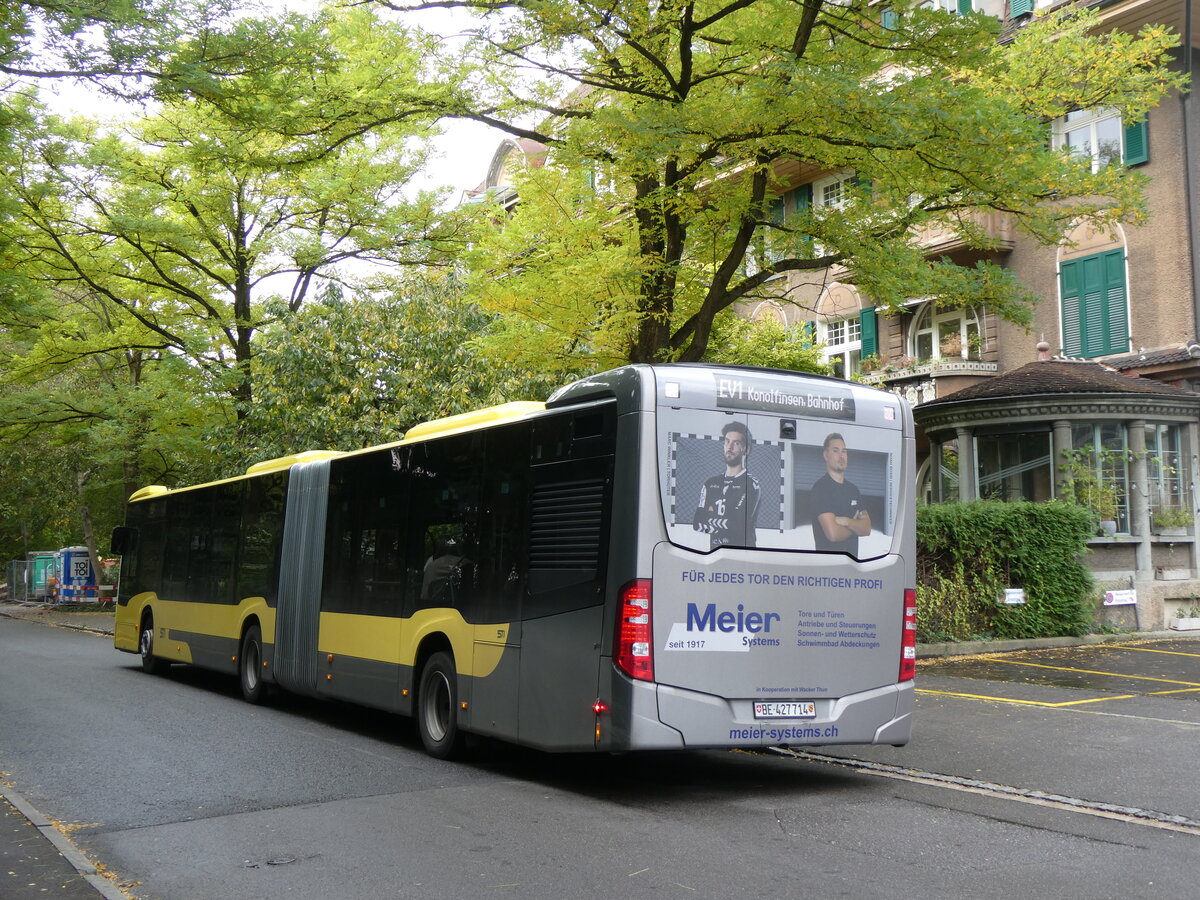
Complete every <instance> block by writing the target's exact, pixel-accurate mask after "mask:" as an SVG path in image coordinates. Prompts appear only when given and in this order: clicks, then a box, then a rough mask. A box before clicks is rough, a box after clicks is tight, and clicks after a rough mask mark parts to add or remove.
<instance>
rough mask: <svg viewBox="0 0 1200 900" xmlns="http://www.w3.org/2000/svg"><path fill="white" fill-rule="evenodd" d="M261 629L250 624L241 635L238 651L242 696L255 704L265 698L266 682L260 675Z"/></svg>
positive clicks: (261, 659)
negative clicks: (240, 644)
mask: <svg viewBox="0 0 1200 900" xmlns="http://www.w3.org/2000/svg"><path fill="white" fill-rule="evenodd" d="M262 665H263V650H262V629H261V628H259V627H258V626H257V625H251V626H250V627H249V628H247V629H246V633H245V634H244V635H242V646H241V649H240V650H239V651H238V676H239V678H240V679H241V682H242V698H243V699H244V700H245V701H246V702H247V703H253V704H255V705H256V706H257V705H258V704H260V703H262V702H264V701H265V700H266V699H267V683H266V682H265V681H264V680H263V677H262Z"/></svg>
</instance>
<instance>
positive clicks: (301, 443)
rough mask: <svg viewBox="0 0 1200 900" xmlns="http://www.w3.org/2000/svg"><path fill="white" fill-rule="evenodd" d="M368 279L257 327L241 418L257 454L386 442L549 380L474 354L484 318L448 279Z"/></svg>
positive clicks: (537, 393)
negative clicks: (252, 393) (368, 283)
mask: <svg viewBox="0 0 1200 900" xmlns="http://www.w3.org/2000/svg"><path fill="white" fill-rule="evenodd" d="M374 287H375V290H373V291H371V292H363V293H359V294H356V295H354V296H351V297H344V296H343V295H342V292H341V291H339V290H328V291H326V292H325V293H324V294H323V295H322V296H321V297H320V298H319V299H318V300H317V301H316V302H314V303H312V304H310V305H308V306H307V307H306V308H305V309H303V310H301V311H300V312H299V313H298V314H297V315H294V316H288V317H284V316H279V317H278V318H277V319H276V320H275V322H274V323H273V324H272V325H271V326H270V327H268V328H267V329H265V330H264V331H263V333H262V335H261V336H260V337H259V340H258V353H259V357H258V363H259V376H258V378H259V390H258V394H257V397H256V400H255V403H254V405H253V406H252V407H251V411H250V416H249V421H248V423H247V424H248V426H249V430H250V432H251V434H252V436H253V441H254V448H255V450H254V452H255V453H256V454H257V457H258V458H260V459H266V458H270V457H273V456H282V455H286V454H289V453H295V452H297V451H300V450H306V449H313V448H324V449H336V450H352V449H356V448H362V447H369V446H373V445H375V444H381V443H386V442H387V441H393V440H398V439H399V438H400V437H402V436H403V434H404V432H405V431H407V430H408V429H409V428H411V427H412V426H413V425H416V424H417V423H419V422H424V421H429V420H431V419H437V418H441V417H443V416H449V415H454V414H456V413H461V412H467V411H469V410H472V409H478V408H479V407H481V406H487V405H490V404H493V403H501V402H504V401H506V400H530V399H540V398H543V397H545V396H546V395H547V394H548V393H549V391H550V390H551V389H552V388H553V387H557V386H558V385H557V384H547V383H545V382H544V381H540V380H539V379H538V378H537V377H536V375H533V374H531V373H529V372H527V371H526V369H525V368H524V367H522V366H519V365H517V366H504V365H498V364H497V363H496V361H495V359H494V358H491V357H486V356H485V355H483V354H482V353H481V352H480V350H479V348H478V345H477V339H478V338H479V337H480V336H481V335H483V334H485V333H486V332H487V331H488V330H489V329H490V328H491V327H492V325H493V324H494V317H493V316H490V315H488V314H486V313H484V312H483V311H482V310H481V309H480V308H479V307H478V306H477V305H476V304H474V303H473V302H471V301H470V300H469V299H468V298H467V297H466V296H464V294H463V291H462V287H461V286H460V285H458V284H457V283H456V281H455V280H454V279H453V278H447V277H431V276H418V275H414V276H409V277H408V278H406V279H404V280H403V281H402V282H401V283H399V284H390V285H385V284H382V283H379V284H376V285H374ZM249 461H252V460H247V462H249Z"/></svg>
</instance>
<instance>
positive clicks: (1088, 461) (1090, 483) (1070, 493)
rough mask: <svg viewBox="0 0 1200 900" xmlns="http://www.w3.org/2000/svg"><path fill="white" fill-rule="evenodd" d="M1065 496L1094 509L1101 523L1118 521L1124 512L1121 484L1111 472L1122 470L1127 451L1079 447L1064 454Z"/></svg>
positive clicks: (1093, 511)
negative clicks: (1122, 508)
mask: <svg viewBox="0 0 1200 900" xmlns="http://www.w3.org/2000/svg"><path fill="white" fill-rule="evenodd" d="M1063 457H1064V459H1063V474H1064V476H1065V483H1064V485H1063V487H1064V489H1065V495H1066V496H1067V497H1068V498H1070V499H1071V500H1072V501H1074V502H1075V503H1076V504H1078V505H1079V506H1082V507H1086V508H1087V509H1089V510H1091V511H1092V513H1093V514H1094V515H1095V517H1096V519H1098V520H1099V521H1100V522H1115V521H1116V520H1117V516H1118V514H1119V512H1120V505H1121V500H1122V497H1121V490H1120V485H1119V483H1118V482H1117V481H1116V479H1115V478H1113V477H1112V475H1111V474H1109V473H1111V472H1112V471H1113V470H1114V469H1118V468H1120V467H1121V466H1122V465H1123V463H1122V459H1123V457H1124V452H1123V451H1119V450H1099V451H1098V450H1096V448H1095V447H1090V446H1089V447H1078V448H1076V449H1074V450H1070V451H1066V452H1065V453H1064V454H1063Z"/></svg>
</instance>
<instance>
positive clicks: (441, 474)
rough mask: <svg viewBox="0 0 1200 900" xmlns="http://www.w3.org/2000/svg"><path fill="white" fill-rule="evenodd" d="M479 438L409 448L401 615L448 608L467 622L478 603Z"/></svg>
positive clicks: (456, 437)
mask: <svg viewBox="0 0 1200 900" xmlns="http://www.w3.org/2000/svg"><path fill="white" fill-rule="evenodd" d="M482 456H483V436H482V435H481V434H479V433H473V434H462V435H454V436H451V437H447V438H442V439H440V440H432V441H429V442H427V443H424V444H418V445H416V446H414V447H412V448H411V452H410V454H409V459H408V465H407V476H408V477H407V481H408V485H409V491H410V502H409V517H408V522H407V525H406V530H407V532H408V535H409V541H408V546H407V547H406V548H405V556H406V560H405V566H406V568H407V570H408V585H407V591H406V602H405V610H406V612H413V611H416V610H418V609H428V608H433V607H451V608H454V609H458V610H459V611H460V612H462V614H463V617H464V618H466V619H467V621H472V618H471V615H472V608H473V606H474V604H475V603H476V601H477V596H478V594H477V586H476V579H475V573H476V567H477V566H478V563H479V543H478V536H479V526H480V522H479V515H480V480H481V479H480V476H479V469H480V466H479V460H480V458H481V457H482Z"/></svg>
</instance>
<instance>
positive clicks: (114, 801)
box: [0, 619, 1200, 900]
mask: <svg viewBox="0 0 1200 900" xmlns="http://www.w3.org/2000/svg"><path fill="white" fill-rule="evenodd" d="M1192 647H1195V650H1192V649H1191V648H1192ZM1155 649H1158V648H1156V647H1148V648H1143V649H1141V650H1127V651H1122V652H1121V654H1117V655H1109V656H1103V655H1096V654H1095V653H1094V651H1093V650H1091V649H1090V648H1080V649H1077V650H1072V651H1065V652H1064V653H1065V655H1063V656H1053V657H1047V656H1044V655H1043V656H1038V655H1037V654H1018V655H1016V656H1011V655H1006V656H1005V657H1004V659H1005V660H1008V661H1007V662H997V661H995V660H990V659H984V660H975V661H971V660H952V661H946V662H943V663H939V664H937V665H926V666H923V667H922V669H921V672H920V676H919V679H920V680H919V688H920V690H921V692H922V693H921V694H920V695H919V699H918V714H919V718H918V721H917V731H916V735H915V738H914V741H913V743H912V744H910V745H909V746H908V747H906V748H900V749H897V748H882V747H880V748H857V747H856V748H840V749H834V750H826V751H823V752H821V753H819V754H809V755H800V756H799V757H796V758H792V757H784V756H777V755H760V754H749V753H718V752H695V753H683V754H671V755H654V756H639V755H633V756H625V757H592V756H569V757H562V756H547V755H544V754H539V753H532V752H527V751H523V750H519V749H513V748H503V747H495V746H487V747H484V748H482V753H481V755H480V757H479V760H478V761H476V762H472V763H458V764H454V763H440V762H437V761H435V760H431V759H429V758H428V757H426V756H425V755H424V754H422V753H421V752H420V749H419V742H418V740H417V739H416V736H415V734H414V732H413V729H412V728H411V726H410V724H409V723H407V722H406V721H404V720H400V719H396V718H394V717H390V716H383V715H380V714H377V713H374V712H369V711H363V710H357V709H354V708H350V707H335V706H330V705H325V704H313V703H311V702H308V701H301V700H295V699H293V700H289V701H284V702H282V703H281V704H279V705H277V706H275V707H271V708H254V707H250V706H247V705H245V704H244V703H242V702H241V701H240V699H238V693H237V687H236V684H235V683H234V682H233V681H232V680H231V679H223V678H217V677H212V676H208V675H205V674H203V673H198V672H194V671H187V670H176V671H174V672H173V673H172V674H171V675H169V676H166V677H151V676H146V675H144V674H143V673H141V672H140V671H138V670H137V660H136V659H135V658H134V657H132V656H129V655H125V654H118V653H116V652H115V651H113V650H112V649H111V646H110V644H109V643H108V640H107V639H105V638H100V637H96V636H93V635H88V634H81V633H78V632H72V631H67V630H63V629H56V628H47V627H44V626H39V625H34V624H30V623H26V622H16V621H11V620H5V619H0V722H2V723H3V725H2V730H0V771H3V772H5V773H7V774H6V775H5V776H4V778H5V781H6V782H7V783H8V784H9V785H11V787H12V789H13V790H15V791H17V792H19V793H20V794H21V795H22V796H23V797H25V798H27V799H28V800H29V801H30V802H31V803H32V804H33V805H34V806H36V807H37V808H38V809H39V810H41V811H42V812H43V813H45V814H46V816H47V817H48V818H50V819H52V820H55V821H58V822H60V823H63V824H64V827H65V828H66V830H68V831H70V833H71V836H72V839H73V840H74V842H75V843H76V845H77V846H79V847H80V848H81V849H82V850H83V851H84V852H86V853H87V854H88V855H89V856H90V857H91V858H92V859H93V860H95V861H97V862H99V863H100V864H102V865H103V866H104V867H106V868H107V869H108V870H109V871H110V872H111V873H112V874H113V876H114V878H115V880H116V881H117V882H118V883H120V884H122V885H124V889H125V891H126V892H127V894H128V895H129V896H132V897H136V898H139V900H207V898H214V900H216V898H234V897H236V898H239V900H242V898H245V900H251V898H263V900H275V898H283V897H287V898H302V900H303V898H331V897H336V898H346V900H353V898H364V900H374V898H382V897H413V898H424V897H429V898H439V900H445V898H455V897H513V898H517V897H520V898H556V900H558V898H564V897H601V896H603V897H612V896H617V897H622V898H639V897H650V896H651V895H653V896H654V897H656V898H662V897H670V896H679V897H714V898H717V897H720V898H727V897H740V896H763V895H768V896H776V895H778V896H785V897H794V896H801V895H804V896H816V897H827V896H829V897H834V896H847V897H854V898H860V897H861V898H869V897H888V898H894V897H896V896H898V895H899V896H904V895H912V896H922V897H956V898H957V897H963V896H971V897H1004V898H1009V897H1012V896H1020V895H1022V894H1033V893H1034V892H1037V893H1038V894H1042V895H1046V896H1053V897H1055V898H1072V897H1079V898H1088V900H1093V898H1103V897H1122V898H1128V897H1156V898H1158V897H1180V898H1183V897H1191V896H1194V893H1195V887H1194V881H1195V878H1194V871H1195V866H1194V863H1193V862H1191V861H1192V860H1194V859H1195V857H1196V854H1197V852H1200V787H1197V786H1196V785H1195V782H1196V779H1194V778H1193V777H1192V771H1193V770H1194V768H1195V752H1196V747H1197V738H1198V737H1200V700H1198V699H1197V698H1198V697H1200V643H1190V642H1181V647H1180V648H1174V647H1173V648H1171V649H1168V650H1166V652H1164V653H1153V652H1148V651H1153V650H1155ZM1106 652H1107V648H1106ZM1079 654H1084V655H1083V656H1080V655H1079ZM1089 654H1090V655H1089ZM1076 660H1081V661H1082V662H1083V663H1084V664H1083V665H1074V664H1073V663H1074V661H1076ZM1139 660H1141V661H1143V662H1142V663H1139ZM1149 660H1154V662H1153V664H1151V663H1149V662H1147V661H1149ZM1021 663H1028V664H1027V665H1022V664H1021ZM1110 664H1111V665H1110ZM1080 668H1086V669H1087V670H1089V671H1090V672H1093V673H1100V674H1089V675H1082V674H1080V673H1079V672H1078V671H1077V670H1078V669H1080ZM1004 673H1007V674H1004ZM1029 673H1036V677H1033V676H1030V675H1029ZM1139 679H1162V680H1161V681H1157V680H1139ZM1164 691H1169V692H1171V693H1163V692H1164Z"/></svg>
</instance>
